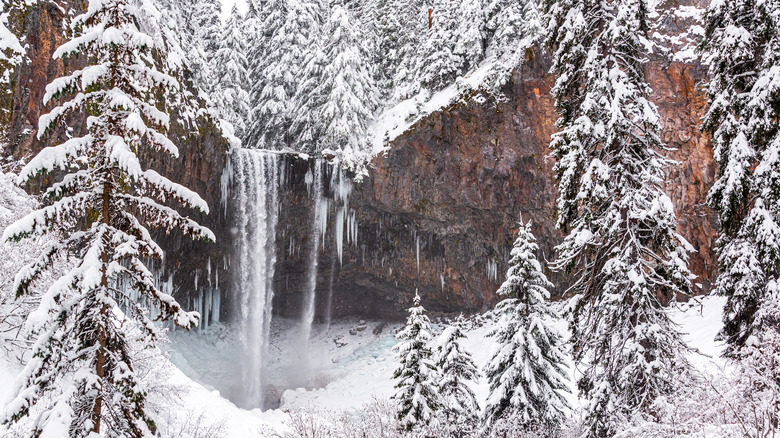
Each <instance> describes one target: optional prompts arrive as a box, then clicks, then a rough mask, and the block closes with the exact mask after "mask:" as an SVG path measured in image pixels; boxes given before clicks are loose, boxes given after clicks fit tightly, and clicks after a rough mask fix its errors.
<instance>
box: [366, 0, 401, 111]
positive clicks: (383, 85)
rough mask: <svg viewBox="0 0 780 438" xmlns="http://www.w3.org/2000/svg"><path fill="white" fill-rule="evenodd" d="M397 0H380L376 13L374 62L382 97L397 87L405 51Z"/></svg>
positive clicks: (376, 79) (376, 78) (385, 96)
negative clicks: (403, 49)
mask: <svg viewBox="0 0 780 438" xmlns="http://www.w3.org/2000/svg"><path fill="white" fill-rule="evenodd" d="M397 7H398V1H397V0H379V1H378V2H377V9H378V12H377V14H376V24H375V26H374V27H375V28H376V39H377V42H376V43H375V47H376V51H375V52H374V54H373V64H374V65H376V66H377V67H376V70H375V72H374V78H375V82H376V84H377V88H378V89H379V90H380V92H381V95H382V97H384V98H387V97H389V96H390V94H391V92H392V91H393V89H394V88H395V77H396V74H397V69H398V67H399V65H400V64H401V59H400V57H401V56H402V55H401V53H402V52H403V51H402V50H401V49H400V47H399V44H401V41H402V34H401V32H402V27H401V21H400V18H401V17H400V16H399V11H398V10H397V9H396V8H397Z"/></svg>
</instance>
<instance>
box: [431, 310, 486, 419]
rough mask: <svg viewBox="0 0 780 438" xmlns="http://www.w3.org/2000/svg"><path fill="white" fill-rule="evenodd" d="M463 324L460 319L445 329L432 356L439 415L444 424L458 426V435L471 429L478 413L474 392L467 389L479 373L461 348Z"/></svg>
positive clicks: (468, 355) (461, 317)
mask: <svg viewBox="0 0 780 438" xmlns="http://www.w3.org/2000/svg"><path fill="white" fill-rule="evenodd" d="M464 321H465V320H464V319H463V315H461V316H460V317H459V318H458V320H457V321H455V323H454V324H452V325H450V326H449V327H447V328H445V329H444V331H443V332H442V333H441V335H439V338H438V340H437V341H438V345H437V347H436V352H435V358H436V368H438V370H439V381H438V385H437V386H438V393H439V400H440V405H441V411H443V413H444V416H445V420H446V422H447V423H448V424H455V425H457V427H458V429H459V430H460V431H461V433H463V432H465V430H466V429H469V428H472V427H473V426H474V423H475V421H474V420H476V416H477V412H479V404H478V403H477V399H476V396H475V395H474V391H473V390H472V389H471V388H470V387H469V386H468V384H469V383H470V382H475V381H476V380H477V379H478V378H479V371H477V367H476V366H475V365H474V360H473V359H472V358H471V354H470V353H469V352H467V351H465V350H464V349H463V347H462V346H461V345H460V340H461V339H465V337H466V336H465V335H464V334H463V332H462V331H461V327H462V326H463V324H464Z"/></svg>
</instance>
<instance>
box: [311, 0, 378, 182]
mask: <svg viewBox="0 0 780 438" xmlns="http://www.w3.org/2000/svg"><path fill="white" fill-rule="evenodd" d="M328 36H329V38H328V46H327V48H326V51H325V59H327V60H329V63H328V64H327V65H326V66H325V67H324V69H323V77H322V78H321V81H322V84H321V92H320V95H321V96H323V98H324V102H323V105H322V107H321V108H320V110H319V111H318V115H319V118H320V123H322V138H321V144H322V147H323V148H327V149H331V150H336V151H339V152H340V154H341V159H342V164H343V165H344V166H345V167H347V168H349V169H350V170H355V171H358V173H361V172H360V169H359V168H361V167H362V166H363V165H364V163H365V161H367V159H368V155H369V154H370V147H371V145H370V143H369V142H368V141H367V137H368V135H367V129H368V122H369V121H371V119H372V118H373V112H374V110H375V109H376V108H377V106H378V103H377V94H378V93H377V90H376V88H375V87H374V82H373V80H372V77H371V74H370V71H369V70H368V67H367V66H366V64H365V60H366V59H367V54H366V53H365V52H364V51H363V50H362V48H361V45H360V40H361V37H360V34H359V33H358V32H357V29H356V28H355V27H354V25H353V24H352V21H351V19H350V16H349V12H347V10H346V9H344V8H343V7H341V6H336V7H335V8H334V9H333V13H332V14H331V17H330V20H329V21H328Z"/></svg>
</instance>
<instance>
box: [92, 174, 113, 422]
mask: <svg viewBox="0 0 780 438" xmlns="http://www.w3.org/2000/svg"><path fill="white" fill-rule="evenodd" d="M110 201H111V183H110V182H109V180H108V178H106V181H105V182H104V183H103V205H102V211H101V214H102V219H103V220H102V222H103V223H104V224H106V225H108V223H109V220H108V219H109V218H108V215H109V212H110V207H111V202H110ZM100 258H101V261H102V262H103V266H102V271H103V275H102V278H101V279H100V285H101V286H102V289H103V291H106V290H108V272H107V269H108V250H106V249H105V248H104V249H103V253H102V254H101V255H100ZM108 310H109V309H108V306H107V305H105V304H101V308H100V321H99V322H100V324H99V325H98V336H97V341H98V349H97V358H96V359H95V374H97V376H98V380H99V381H100V384H101V388H100V389H101V391H100V393H98V396H97V398H96V399H95V405H94V407H93V409H92V432H94V433H96V434H100V420H101V418H102V413H103V391H102V390H103V388H102V384H103V379H104V377H105V375H106V369H105V366H106V347H107V342H106V325H107V324H108Z"/></svg>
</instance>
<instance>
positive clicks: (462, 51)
mask: <svg viewBox="0 0 780 438" xmlns="http://www.w3.org/2000/svg"><path fill="white" fill-rule="evenodd" d="M456 14H457V15H456V17H455V19H456V24H455V26H456V29H455V35H454V38H455V52H454V53H455V55H456V56H457V57H458V59H459V60H460V62H461V65H460V69H461V71H467V70H469V69H474V68H476V67H477V65H478V64H479V62H480V61H481V60H482V58H483V57H484V55H485V53H484V52H485V40H486V38H487V35H486V33H485V26H486V17H485V8H484V5H483V4H482V0H462V1H461V4H460V9H459V10H457V11H456Z"/></svg>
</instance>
